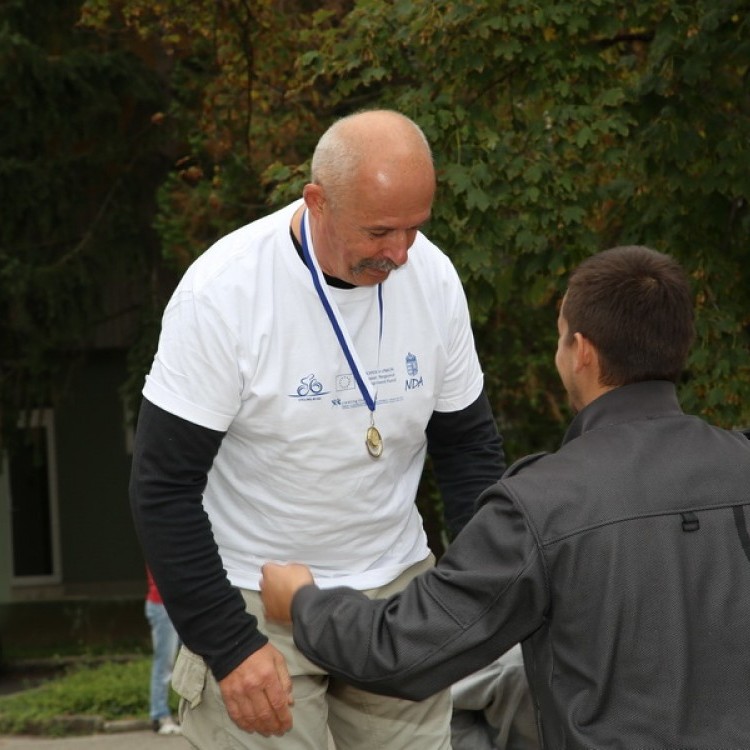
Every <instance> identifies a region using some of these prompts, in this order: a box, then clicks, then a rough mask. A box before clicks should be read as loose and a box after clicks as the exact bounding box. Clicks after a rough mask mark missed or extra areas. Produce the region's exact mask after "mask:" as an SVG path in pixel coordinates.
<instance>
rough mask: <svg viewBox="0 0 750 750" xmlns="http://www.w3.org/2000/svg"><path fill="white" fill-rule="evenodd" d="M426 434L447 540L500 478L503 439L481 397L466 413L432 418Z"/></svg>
mask: <svg viewBox="0 0 750 750" xmlns="http://www.w3.org/2000/svg"><path fill="white" fill-rule="evenodd" d="M425 434H426V436H427V453H428V454H429V456H430V458H431V460H432V469H433V472H434V475H435V479H436V481H437V485H438V488H439V489H440V494H441V496H442V499H443V509H444V510H443V514H444V517H445V525H446V527H447V530H448V534H449V537H450V538H451V539H452V538H454V537H455V536H456V534H458V532H459V531H461V529H462V528H463V527H464V526H465V525H466V523H467V521H468V520H469V519H470V518H471V517H472V515H473V514H474V510H475V502H476V500H477V498H478V497H479V495H480V493H481V492H483V491H484V490H485V489H487V487H489V486H490V485H491V484H494V483H495V482H497V481H498V479H500V477H501V476H502V475H503V471H504V470H505V456H504V453H503V441H502V437H501V436H500V433H499V432H498V429H497V425H496V424H495V419H494V417H493V416H492V409H491V407H490V402H489V399H488V398H487V394H486V393H484V392H482V393H481V394H480V396H479V398H477V400H476V401H474V403H473V404H471V405H470V406H467V407H466V408H465V409H461V410H460V411H455V412H434V413H433V414H432V417H431V418H430V421H429V423H428V424H427V428H426V430H425Z"/></svg>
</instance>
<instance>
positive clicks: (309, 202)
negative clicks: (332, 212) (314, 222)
mask: <svg viewBox="0 0 750 750" xmlns="http://www.w3.org/2000/svg"><path fill="white" fill-rule="evenodd" d="M302 197H303V198H304V199H305V205H306V206H307V209H308V211H309V212H310V213H311V214H312V215H313V216H319V215H320V214H321V212H322V211H323V207H324V206H325V203H326V194H325V190H323V187H322V186H321V185H318V184H316V183H314V182H308V183H307V185H305V187H304V188H303V189H302Z"/></svg>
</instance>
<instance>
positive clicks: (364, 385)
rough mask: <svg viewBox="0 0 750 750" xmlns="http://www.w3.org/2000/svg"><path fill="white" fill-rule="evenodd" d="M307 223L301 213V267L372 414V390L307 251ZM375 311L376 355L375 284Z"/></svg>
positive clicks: (380, 294)
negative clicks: (303, 268)
mask: <svg viewBox="0 0 750 750" xmlns="http://www.w3.org/2000/svg"><path fill="white" fill-rule="evenodd" d="M308 222H309V219H308V216H307V209H305V211H304V213H303V214H302V221H301V222H300V228H301V235H302V255H303V257H304V259H305V264H306V265H307V268H308V270H309V271H310V275H311V276H312V281H313V286H314V287H315V291H316V292H317V293H318V297H319V298H320V302H321V304H322V305H323V309H324V310H325V311H326V315H328V320H330V321H331V326H332V327H333V332H334V333H335V334H336V338H337V339H338V342H339V346H340V347H341V350H342V351H343V352H344V356H345V357H346V361H347V362H348V363H349V367H351V368H352V374H353V375H354V379H355V380H356V382H357V386H358V387H359V391H360V393H361V394H362V398H363V399H364V400H365V403H366V404H367V408H368V409H369V410H370V411H371V412H374V411H375V406H376V403H377V396H376V394H375V392H374V391H373V388H372V384H371V383H369V382H366V381H365V380H364V378H363V373H364V369H363V367H362V364H361V362H360V361H359V357H358V356H357V352H356V350H355V348H354V344H353V342H352V340H351V338H350V336H349V333H348V331H347V330H346V326H345V324H344V321H343V319H342V318H341V314H340V313H339V309H338V307H337V305H336V302H335V301H334V300H333V299H332V298H331V296H330V295H329V294H328V285H327V284H326V283H325V279H323V272H322V271H321V270H320V266H319V265H318V259H317V258H316V257H315V249H314V248H313V249H312V252H311V250H310V246H309V245H308ZM310 241H312V237H310ZM378 312H379V314H380V326H379V330H378V352H379V351H380V342H381V340H382V338H383V285H382V283H381V284H378Z"/></svg>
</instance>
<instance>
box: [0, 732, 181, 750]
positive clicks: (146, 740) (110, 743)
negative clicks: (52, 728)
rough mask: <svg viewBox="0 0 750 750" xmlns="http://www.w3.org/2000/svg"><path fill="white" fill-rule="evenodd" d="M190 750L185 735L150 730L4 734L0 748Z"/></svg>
mask: <svg viewBox="0 0 750 750" xmlns="http://www.w3.org/2000/svg"><path fill="white" fill-rule="evenodd" d="M99 748H101V749H102V750H189V749H190V743H189V742H188V741H187V740H186V739H184V738H182V737H160V736H159V735H158V734H155V733H154V732H151V731H141V732H117V733H114V734H91V735H86V736H83V737H62V738H60V739H49V738H47V737H5V736H0V750H99Z"/></svg>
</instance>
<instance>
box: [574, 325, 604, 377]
mask: <svg viewBox="0 0 750 750" xmlns="http://www.w3.org/2000/svg"><path fill="white" fill-rule="evenodd" d="M573 346H574V347H575V371H576V372H581V371H582V370H584V369H586V368H590V367H591V366H592V365H594V364H596V365H598V364H599V357H598V355H597V352H596V347H595V346H594V345H593V344H592V343H591V341H589V339H587V338H586V337H585V336H584V335H583V334H582V333H574V334H573Z"/></svg>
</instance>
